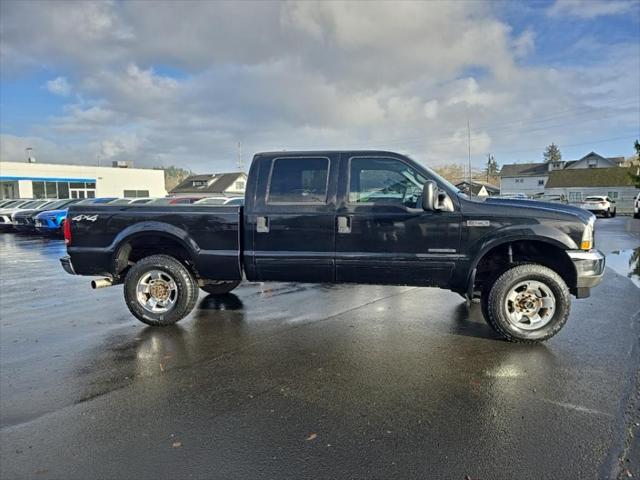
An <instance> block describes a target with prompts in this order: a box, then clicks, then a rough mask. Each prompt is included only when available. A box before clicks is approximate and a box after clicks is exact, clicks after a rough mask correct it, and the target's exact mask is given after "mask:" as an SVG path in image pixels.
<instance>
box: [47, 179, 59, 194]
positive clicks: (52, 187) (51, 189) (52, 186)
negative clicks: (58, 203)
mask: <svg viewBox="0 0 640 480" xmlns="http://www.w3.org/2000/svg"><path fill="white" fill-rule="evenodd" d="M45 189H46V192H47V198H58V188H57V185H56V182H45Z"/></svg>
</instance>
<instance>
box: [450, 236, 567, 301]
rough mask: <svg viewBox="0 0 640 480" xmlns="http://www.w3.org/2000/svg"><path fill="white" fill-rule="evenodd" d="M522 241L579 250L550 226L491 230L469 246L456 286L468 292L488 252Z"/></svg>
mask: <svg viewBox="0 0 640 480" xmlns="http://www.w3.org/2000/svg"><path fill="white" fill-rule="evenodd" d="M522 240H528V241H536V242H543V243H547V244H549V245H550V246H554V247H558V248H560V249H562V250H576V249H578V248H579V246H578V245H576V242H575V241H574V240H573V239H572V238H571V237H570V236H569V235H568V234H567V233H565V232H562V231H561V230H559V229H557V228H554V227H551V226H548V225H541V224H527V225H512V226H507V227H504V228H500V229H497V230H491V231H488V232H487V233H486V234H485V235H483V236H482V237H480V238H479V239H478V240H477V241H476V242H474V243H472V244H471V245H470V246H469V248H468V250H467V255H466V257H467V262H465V264H464V266H463V265H461V266H462V270H461V271H458V272H457V274H456V275H454V278H455V279H456V280H455V281H454V283H455V285H454V286H455V287H456V288H457V290H462V291H467V290H468V286H469V282H471V281H473V277H474V276H475V273H474V272H475V269H476V267H477V266H478V263H480V260H482V258H483V257H484V256H485V255H486V254H487V253H488V252H490V251H491V250H493V249H494V248H496V247H499V246H500V245H505V244H508V243H512V242H516V241H522Z"/></svg>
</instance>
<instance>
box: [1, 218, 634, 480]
mask: <svg viewBox="0 0 640 480" xmlns="http://www.w3.org/2000/svg"><path fill="white" fill-rule="evenodd" d="M634 222H635V223H634ZM639 225H640V221H639V220H631V219H629V218H628V217H626V218H625V217H618V218H615V219H608V220H598V223H597V229H598V230H597V246H598V247H599V248H600V249H602V250H603V251H605V252H606V253H607V254H608V265H609V268H607V271H606V275H605V279H604V281H603V283H602V284H601V285H600V286H599V287H598V288H596V289H595V290H594V291H593V292H592V296H591V298H588V299H585V300H579V301H574V302H573V308H572V313H571V316H570V319H569V321H568V323H567V325H566V326H565V328H564V329H563V330H562V331H561V332H560V333H559V334H558V335H557V336H556V337H555V338H553V339H551V340H550V341H548V342H547V343H545V344H543V345H534V346H527V345H517V344H510V343H507V342H504V341H501V340H500V339H498V338H497V337H496V335H495V334H494V333H493V332H492V330H491V329H490V328H489V327H488V326H487V325H486V324H485V323H484V321H483V320H482V318H481V315H480V312H479V310H480V309H479V307H478V306H477V305H472V306H471V308H468V307H467V305H466V304H465V302H464V301H463V300H462V299H461V298H460V297H459V296H458V295H456V294H453V293H450V292H447V291H442V290H437V289H425V288H412V287H376V286H358V285H349V286H328V285H300V284H245V285H242V286H241V287H240V288H238V289H237V290H236V291H235V292H234V294H230V295H225V296H221V297H213V296H206V295H205V294H204V293H201V295H200V299H199V302H198V308H197V309H196V310H195V311H194V313H193V314H192V315H190V316H189V317H187V318H186V319H184V320H183V321H182V322H180V323H179V324H178V325H177V326H175V327H171V328H151V327H146V326H145V325H143V324H141V323H139V322H138V321H136V320H135V319H134V318H133V317H132V316H131V315H130V314H129V312H128V311H127V309H126V306H125V304H124V301H123V299H122V287H121V286H116V287H112V288H106V289H101V290H98V291H92V290H91V289H90V287H89V280H90V279H89V278H86V277H74V276H70V275H67V274H66V273H64V272H63V271H62V269H61V268H60V266H59V263H58V258H59V257H60V256H62V255H63V254H64V250H65V249H64V245H63V242H61V241H59V240H48V239H42V238H40V237H35V236H33V237H29V236H23V235H17V234H2V235H0V255H1V256H0V260H1V265H0V266H1V272H0V314H1V315H0V317H1V318H0V387H1V388H0V407H1V409H0V442H1V443H0V448H1V450H0V455H1V456H0V460H1V461H0V477H1V478H3V479H13V478H56V479H75V478H77V479H88V478H96V479H100V478H109V479H110V478H153V479H164V478H168V479H176V478H224V479H230V478H247V479H249V478H251V479H253V478H278V479H281V478H314V479H318V478H380V479H389V478H403V479H404V478H443V479H467V478H468V479H516V478H517V479H528V478H531V479H540V478H549V479H565V478H567V479H586V478H616V477H620V478H629V477H628V475H630V474H631V475H633V477H632V478H636V477H638V476H640V472H638V471H637V470H636V468H637V457H635V455H636V454H637V447H638V445H637V443H638V442H637V438H638V437H637V435H638V434H639V432H638V427H637V425H638V422H639V418H638V405H639V404H638V403H637V401H638V399H637V396H638V384H637V382H638V370H639V368H638V367H639V365H640V352H639V345H638V343H639V342H638V339H639V333H640V317H639V313H638V312H639V310H640V280H639V279H637V278H629V276H628V275H629V273H628V272H629V270H630V264H633V262H634V261H638V259H637V255H636V257H632V252H633V250H634V249H638V248H640V228H639V227H638V226H639ZM613 252H619V253H613ZM634 282H635V283H634ZM634 429H635V431H634Z"/></svg>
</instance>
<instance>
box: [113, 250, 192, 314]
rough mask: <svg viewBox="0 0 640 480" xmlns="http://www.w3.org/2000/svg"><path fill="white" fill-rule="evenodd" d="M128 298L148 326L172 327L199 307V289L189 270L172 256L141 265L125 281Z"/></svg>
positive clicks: (132, 310) (160, 256) (133, 308)
mask: <svg viewBox="0 0 640 480" xmlns="http://www.w3.org/2000/svg"><path fill="white" fill-rule="evenodd" d="M124 299H125V301H126V303H127V307H128V308H129V310H130V311H131V313H132V314H133V315H134V316H135V317H136V318H137V319H138V320H140V321H141V322H144V323H146V324H147V325H154V326H166V325H172V324H174V323H176V322H177V321H179V320H181V319H183V318H184V317H186V316H187V315H189V313H190V312H191V310H193V307H194V306H195V304H196V300H197V299H198V286H197V284H196V282H195V280H194V279H193V275H191V272H190V271H189V269H188V268H187V267H185V266H184V265H183V264H182V263H180V262H179V261H178V260H176V259H175V258H173V257H171V256H169V255H152V256H150V257H146V258H143V259H142V260H140V261H139V262H137V263H136V264H135V265H134V266H133V267H131V269H130V270H129V272H128V273H127V276H126V278H125V281H124Z"/></svg>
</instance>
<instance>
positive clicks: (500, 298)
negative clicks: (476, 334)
mask: <svg viewBox="0 0 640 480" xmlns="http://www.w3.org/2000/svg"><path fill="white" fill-rule="evenodd" d="M484 302H486V303H484ZM483 307H484V308H483V313H484V314H485V319H486V320H487V323H488V324H489V325H490V326H491V327H492V328H493V329H494V330H495V331H496V332H498V333H499V334H500V335H502V336H503V337H504V338H505V339H506V340H508V341H510V342H522V343H537V342H542V341H544V340H547V339H549V338H551V337H553V336H554V335H555V334H556V333H558V332H559V331H560V329H561V328H562V327H563V326H564V324H565V323H566V322H567V318H568V317H569V312H570V308H571V300H570V297H569V289H568V288H567V285H566V283H565V282H564V280H562V278H561V277H560V275H558V274H557V273H556V272H554V271H553V270H551V269H550V268H547V267H543V266H542V265H537V264H524V265H517V266H515V267H513V268H510V269H509V270H507V271H505V272H504V273H503V274H502V275H500V276H499V277H498V278H497V280H496V281H495V283H494V284H493V286H492V287H491V289H490V290H489V294H488V297H487V298H486V299H483Z"/></svg>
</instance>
